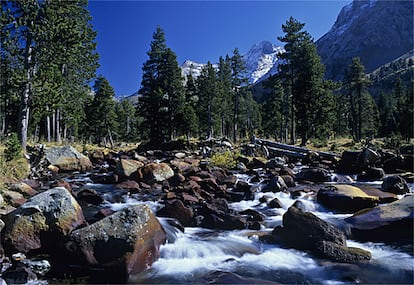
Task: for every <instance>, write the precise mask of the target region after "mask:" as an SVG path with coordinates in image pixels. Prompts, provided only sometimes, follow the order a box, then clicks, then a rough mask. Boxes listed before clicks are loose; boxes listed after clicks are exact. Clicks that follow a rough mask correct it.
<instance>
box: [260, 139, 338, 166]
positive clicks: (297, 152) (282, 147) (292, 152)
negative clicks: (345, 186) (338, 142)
mask: <svg viewBox="0 0 414 285" xmlns="http://www.w3.org/2000/svg"><path fill="white" fill-rule="evenodd" d="M255 143H256V144H259V145H262V146H266V147H267V148H268V149H269V151H271V152H274V153H277V154H279V155H286V156H288V157H289V156H290V157H295V158H302V159H303V158H306V157H307V155H308V154H309V153H311V152H313V153H317V154H318V155H319V157H321V158H322V159H326V160H330V161H338V160H339V159H340V158H341V156H340V155H338V154H335V153H330V152H325V151H313V150H310V149H307V148H304V147H298V146H294V145H288V144H283V143H278V142H274V141H270V140H265V139H258V138H256V140H255Z"/></svg>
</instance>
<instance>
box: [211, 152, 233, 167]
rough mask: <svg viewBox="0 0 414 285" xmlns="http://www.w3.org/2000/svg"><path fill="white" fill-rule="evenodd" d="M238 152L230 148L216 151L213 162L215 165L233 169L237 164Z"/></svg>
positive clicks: (212, 158) (212, 157)
mask: <svg viewBox="0 0 414 285" xmlns="http://www.w3.org/2000/svg"><path fill="white" fill-rule="evenodd" d="M236 157H237V154H236V153H235V152H232V151H230V150H226V151H224V152H216V153H214V154H213V155H212V156H211V163H212V164H213V165H214V166H217V167H222V168H227V169H232V168H235V167H236V166H237V160H236Z"/></svg>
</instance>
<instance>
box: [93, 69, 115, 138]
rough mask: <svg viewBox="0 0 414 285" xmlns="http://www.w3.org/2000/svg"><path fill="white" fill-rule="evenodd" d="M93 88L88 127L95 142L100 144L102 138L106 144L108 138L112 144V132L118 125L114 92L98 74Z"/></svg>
mask: <svg viewBox="0 0 414 285" xmlns="http://www.w3.org/2000/svg"><path fill="white" fill-rule="evenodd" d="M93 88H94V91H95V95H94V99H93V101H92V105H91V106H90V110H89V112H90V113H89V114H90V118H89V122H90V124H89V125H90V129H91V130H92V134H93V135H94V137H95V142H97V143H99V144H101V142H102V139H104V143H105V144H106V142H107V138H108V139H109V141H110V143H111V145H113V140H112V132H113V131H114V130H115V129H116V128H117V127H118V124H117V115H116V113H115V103H114V100H113V99H114V96H115V92H114V90H113V88H112V87H111V85H109V82H108V80H106V78H105V77H103V76H98V78H97V79H96V81H95V85H94V87H93Z"/></svg>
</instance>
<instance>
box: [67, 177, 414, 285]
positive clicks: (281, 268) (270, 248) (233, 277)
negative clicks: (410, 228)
mask: <svg viewBox="0 0 414 285" xmlns="http://www.w3.org/2000/svg"><path fill="white" fill-rule="evenodd" d="M76 179H77V178H74V179H72V180H71V181H72V182H74V181H76ZM79 179H80V180H82V179H85V178H83V177H80V178H79ZM86 179H87V178H86ZM238 179H239V180H244V181H247V182H248V181H249V179H250V177H248V176H246V175H238ZM333 181H336V182H332V183H337V182H346V183H348V184H353V185H356V186H358V185H359V184H358V183H357V182H355V181H354V178H353V177H349V176H342V175H334V176H333ZM380 183H381V182H372V183H369V184H370V185H371V186H377V187H380ZM256 186H259V187H260V184H259V183H257V184H256ZM409 186H410V190H411V192H414V184H409ZM86 187H88V188H93V189H95V190H97V191H99V192H101V193H105V195H104V196H105V198H106V199H107V202H106V204H107V206H109V207H111V208H112V209H113V210H115V211H118V210H121V209H122V208H124V207H128V206H129V205H132V204H140V203H147V204H149V205H150V206H151V208H152V209H153V211H154V212H156V211H157V210H158V209H160V208H161V207H162V205H161V204H160V203H158V202H154V201H150V199H146V197H143V196H139V197H138V196H132V197H126V196H124V197H122V199H119V197H118V198H114V197H113V195H112V193H113V189H112V186H108V185H100V184H93V183H89V184H87V185H86ZM299 187H300V186H299ZM318 187H319V186H318ZM263 195H266V197H267V198H268V199H269V198H270V199H272V198H278V199H279V201H280V202H281V203H282V205H283V208H280V209H271V208H268V207H267V205H266V203H261V202H260V201H259V199H260V198H261V197H262V196H263ZM297 200H299V201H301V202H302V205H303V207H305V208H306V210H307V211H310V212H312V213H313V214H315V215H316V216H318V217H320V218H322V219H323V220H325V221H328V222H330V223H333V224H336V225H338V226H339V227H341V225H342V224H344V222H343V219H344V218H346V217H349V216H351V215H350V214H334V213H332V212H330V211H328V210H326V209H324V208H323V207H322V206H321V205H319V204H318V203H317V202H316V201H315V197H314V195H312V193H303V194H301V196H299V197H297V198H296V199H293V198H291V195H290V194H289V193H283V192H279V193H272V192H267V193H262V192H257V193H256V194H255V198H254V200H251V201H241V202H237V203H230V204H229V207H230V208H231V209H233V210H236V211H242V210H246V209H253V210H256V211H258V212H260V213H262V214H264V215H265V220H264V222H263V225H262V228H261V229H260V230H259V231H253V230H247V229H246V230H232V231H214V230H208V229H203V228H191V227H187V228H185V231H184V232H181V231H180V230H178V229H177V228H175V227H173V226H171V225H170V224H169V223H168V219H165V218H159V219H160V222H161V223H162V224H163V226H164V228H165V230H166V232H167V237H168V240H167V243H166V244H165V245H163V246H161V248H160V258H159V259H158V260H157V261H156V262H155V263H153V265H152V267H151V268H150V269H148V270H147V271H145V272H143V273H140V274H138V275H135V276H132V277H131V278H130V280H129V281H130V283H135V284H195V283H197V284H200V283H202V284H220V283H227V284H237V283H244V284H263V283H266V282H268V283H269V282H270V283H269V284H271V282H275V283H282V284H328V285H331V284H332V285H336V284H350V283H353V284H366V283H370V284H413V272H414V257H413V253H412V245H411V246H410V245H408V246H407V245H406V246H403V245H390V244H383V243H372V242H365V243H361V242H356V241H352V240H348V241H347V244H348V246H352V247H359V248H362V249H366V250H369V251H370V252H371V254H372V259H371V261H370V262H368V263H363V264H340V263H334V262H328V261H326V260H322V259H317V258H315V257H314V256H312V255H310V254H308V253H306V252H303V251H299V250H295V249H291V248H283V247H281V246H279V245H277V244H268V243H264V242H262V241H260V238H259V237H260V235H262V234H263V233H269V232H271V231H272V230H273V228H274V227H275V226H278V225H281V224H282V215H283V214H284V213H285V212H286V211H287V209H288V208H289V207H290V206H291V205H292V204H293V203H294V202H295V201H297Z"/></svg>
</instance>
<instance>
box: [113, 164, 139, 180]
mask: <svg viewBox="0 0 414 285" xmlns="http://www.w3.org/2000/svg"><path fill="white" fill-rule="evenodd" d="M143 166H144V163H142V162H141V161H138V160H133V159H120V160H119V161H118V163H117V164H116V168H115V173H116V174H118V175H119V176H121V177H123V178H129V177H130V176H131V175H132V174H133V173H135V172H137V170H138V168H141V167H143Z"/></svg>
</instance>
